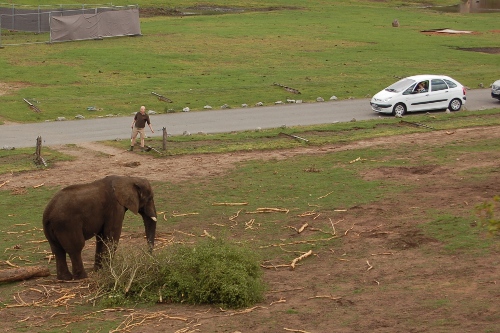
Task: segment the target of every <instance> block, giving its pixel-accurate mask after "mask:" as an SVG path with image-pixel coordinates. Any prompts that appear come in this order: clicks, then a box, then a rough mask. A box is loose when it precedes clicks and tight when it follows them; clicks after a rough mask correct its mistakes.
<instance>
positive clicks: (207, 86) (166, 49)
mask: <svg viewBox="0 0 500 333" xmlns="http://www.w3.org/2000/svg"><path fill="white" fill-rule="evenodd" d="M29 3H31V4H35V5H36V4H38V2H36V1H30V2H29ZM85 3H89V2H87V1H85ZM90 3H91V2H90ZM195 3H196V2H194V1H187V2H176V1H174V2H172V3H169V4H168V6H171V7H180V8H185V7H188V6H190V5H193V4H195ZM419 3H420V2H414V3H412V4H411V5H407V4H406V3H404V4H405V5H403V6H401V4H403V3H402V2H398V1H390V2H385V3H380V2H372V1H359V2H350V1H340V2H330V3H325V2H320V1H308V2H303V1H292V2H290V1H286V2H285V1H282V0H275V1H266V2H248V3H247V2H242V1H218V2H217V5H226V6H231V7H258V8H268V7H276V8H282V9H280V10H272V11H266V10H263V11H249V12H245V13H242V14H224V15H206V16H185V17H152V18H141V29H142V33H143V36H142V37H137V38H128V37H127V38H112V39H105V40H101V41H82V42H68V43H57V44H53V45H50V44H29V45H20V46H6V47H5V48H4V49H2V51H1V52H2V59H1V60H0V70H1V72H2V82H3V83H6V84H11V83H12V84H14V83H20V82H22V83H23V88H21V89H20V90H17V91H13V92H11V93H9V94H7V95H3V96H0V105H1V107H0V118H3V119H7V120H11V121H18V122H38V121H44V120H47V119H54V118H56V117H58V116H65V117H67V118H68V119H71V118H73V117H74V116H75V115H77V114H83V115H84V116H85V117H86V118H92V117H97V116H103V115H107V114H114V115H129V114H130V113H131V112H132V111H134V110H136V109H137V106H138V105H142V104H146V105H147V106H148V108H149V109H154V110H157V111H158V112H167V110H168V109H173V110H174V111H180V110H181V109H182V108H183V107H185V106H189V107H190V108H191V109H192V110H203V106H205V105H207V104H208V105H211V106H212V107H214V108H219V107H220V106H221V105H223V104H228V105H230V106H231V107H239V106H241V104H243V103H247V104H249V105H253V104H255V103H257V102H259V101H261V102H263V103H264V104H266V105H272V104H273V103H274V102H275V101H277V100H284V99H286V98H287V97H293V98H296V97H300V99H303V100H304V101H315V100H316V98H317V97H318V96H322V97H323V98H325V99H328V98H329V97H330V96H332V95H336V96H337V97H339V98H340V99H346V98H350V97H357V98H359V97H365V96H367V95H372V94H374V93H375V92H376V91H379V90H380V89H381V87H384V86H387V85H388V84H390V83H392V82H393V81H395V76H407V75H411V74H416V73H422V72H429V73H432V72H440V73H444V74H449V75H451V76H453V77H454V78H456V79H457V80H459V81H460V82H462V83H463V84H465V85H467V86H469V87H472V88H474V87H477V86H478V84H479V83H484V85H488V84H489V83H491V82H493V81H494V79H496V77H495V76H494V75H495V72H496V70H497V58H496V56H495V55H491V54H483V53H476V52H464V51H459V50H457V48H459V47H480V46H494V45H496V40H497V37H498V36H497V35H496V34H493V33H491V32H490V31H491V27H492V26H494V25H495V22H496V21H497V20H498V14H488V15H460V14H451V13H439V12H435V11H432V10H428V9H417V8H416V5H418V4H419ZM435 3H437V4H444V3H450V1H435ZM124 4H126V3H124ZM139 5H141V7H147V6H165V4H164V3H162V2H160V1H141V2H139ZM287 8H288V9H287ZM394 18H398V19H399V20H400V22H401V27H400V28H397V29H396V28H392V27H391V22H392V20H393V19H394ZM471 18H473V19H471ZM436 22H439V24H438V23H436ZM437 24H438V25H439V27H442V26H446V27H449V28H454V29H459V30H466V29H470V30H474V31H477V32H478V34H474V35H464V36H427V35H424V34H422V33H420V30H424V29H430V28H436V27H437ZM353 26H355V27H356V28H355V29H353V28H352V27H353ZM33 37H34V38H36V39H39V38H40V35H34V36H33ZM30 38H31V37H30V36H29V34H26V33H10V32H5V31H2V43H3V44H8V43H22V42H24V41H26V39H30ZM421 59H426V60H425V61H422V60H421ZM444 59H446V60H445V61H444ZM274 82H277V83H280V84H284V85H286V86H290V87H293V88H295V89H298V90H299V91H300V92H301V95H299V96H296V95H294V96H291V94H290V93H288V92H286V91H285V90H283V89H282V88H280V87H277V86H273V83H274ZM152 91H155V92H157V93H160V94H162V95H164V96H167V97H169V98H170V99H172V100H173V101H174V102H173V103H172V104H166V103H164V102H161V101H159V100H157V99H156V98H155V97H154V96H153V95H151V92H152ZM292 95H293V94H292ZM23 98H29V99H35V100H37V101H39V103H38V104H37V106H38V107H39V108H40V109H41V110H42V113H41V114H36V113H34V112H32V111H31V110H30V109H29V108H28V107H27V104H26V103H24V102H23ZM88 106H95V107H97V108H98V109H100V111H87V107H88Z"/></svg>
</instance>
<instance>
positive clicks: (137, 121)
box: [130, 105, 155, 151]
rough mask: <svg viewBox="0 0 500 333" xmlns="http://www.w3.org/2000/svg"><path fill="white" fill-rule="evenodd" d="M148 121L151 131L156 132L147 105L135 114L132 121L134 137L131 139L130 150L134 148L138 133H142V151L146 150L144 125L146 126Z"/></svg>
mask: <svg viewBox="0 0 500 333" xmlns="http://www.w3.org/2000/svg"><path fill="white" fill-rule="evenodd" d="M146 123H148V126H149V129H150V130H151V133H154V132H155V131H154V130H153V127H151V121H150V119H149V115H148V114H147V113H146V107H145V106H144V105H143V106H141V111H139V112H137V113H136V114H135V116H134V120H133V121H132V138H131V139H130V151H132V150H134V145H135V138H136V137H137V134H140V135H141V151H144V138H145V134H144V127H146Z"/></svg>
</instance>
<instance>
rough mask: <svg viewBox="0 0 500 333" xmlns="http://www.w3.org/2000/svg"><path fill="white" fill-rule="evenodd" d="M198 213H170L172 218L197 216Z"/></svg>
mask: <svg viewBox="0 0 500 333" xmlns="http://www.w3.org/2000/svg"><path fill="white" fill-rule="evenodd" d="M198 214H200V213H182V214H181V213H176V212H173V213H172V216H173V217H180V216H189V215H198Z"/></svg>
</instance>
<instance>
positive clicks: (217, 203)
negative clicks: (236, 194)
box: [212, 202, 248, 206]
mask: <svg viewBox="0 0 500 333" xmlns="http://www.w3.org/2000/svg"><path fill="white" fill-rule="evenodd" d="M245 205H248V202H214V203H213V204H212V206H245Z"/></svg>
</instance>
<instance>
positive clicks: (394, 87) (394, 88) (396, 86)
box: [385, 78, 416, 93]
mask: <svg viewBox="0 0 500 333" xmlns="http://www.w3.org/2000/svg"><path fill="white" fill-rule="evenodd" d="M415 82H416V81H415V80H412V79H408V78H407V79H402V80H399V81H398V82H396V83H393V84H391V85H390V86H389V87H387V88H385V91H390V92H395V93H398V92H402V91H404V90H406V88H408V87H409V86H411V85H412V84H414V83H415Z"/></svg>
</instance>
